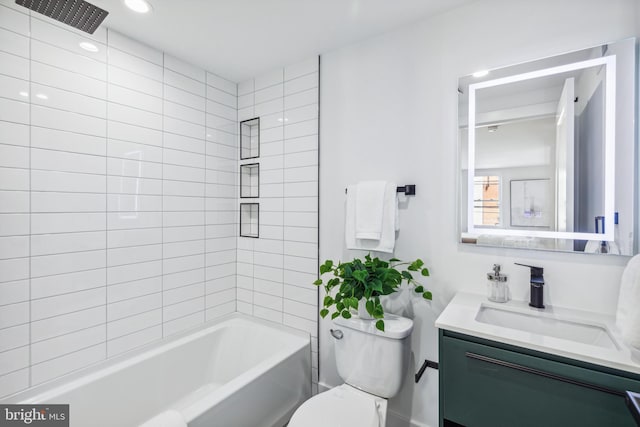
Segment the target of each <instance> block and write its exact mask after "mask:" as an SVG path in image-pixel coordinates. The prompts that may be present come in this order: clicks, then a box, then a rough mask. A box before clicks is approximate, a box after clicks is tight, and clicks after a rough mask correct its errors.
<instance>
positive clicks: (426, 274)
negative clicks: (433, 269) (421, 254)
mask: <svg viewBox="0 0 640 427" xmlns="http://www.w3.org/2000/svg"><path fill="white" fill-rule="evenodd" d="M421 273H422V275H423V276H428V275H429V269H428V268H423V269H422V272H421Z"/></svg>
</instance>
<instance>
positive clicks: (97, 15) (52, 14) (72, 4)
mask: <svg viewBox="0 0 640 427" xmlns="http://www.w3.org/2000/svg"><path fill="white" fill-rule="evenodd" d="M16 4H19V5H20V6H24V7H26V8H27V9H31V10H33V11H35V12H38V13H41V14H43V15H45V16H48V17H49V18H53V19H55V20H56V21H60V22H63V23H65V24H67V25H70V26H72V27H73V28H77V29H78V30H82V31H84V32H87V33H89V34H93V32H94V31H95V30H96V28H98V26H100V24H102V21H104V18H106V17H107V15H108V14H109V12H107V11H106V10H104V9H100V8H99V7H98V6H94V5H92V4H91V3H89V2H86V1H83V0H16Z"/></svg>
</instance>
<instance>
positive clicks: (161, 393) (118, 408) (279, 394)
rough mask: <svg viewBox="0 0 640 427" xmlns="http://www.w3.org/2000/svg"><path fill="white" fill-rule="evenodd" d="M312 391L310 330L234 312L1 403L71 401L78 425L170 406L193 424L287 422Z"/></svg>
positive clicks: (131, 419)
mask: <svg viewBox="0 0 640 427" xmlns="http://www.w3.org/2000/svg"><path fill="white" fill-rule="evenodd" d="M310 395H311V347H310V339H309V336H308V335H307V334H305V333H302V332H298V331H295V330H292V329H290V328H286V327H282V326H280V325H276V324H272V323H268V322H261V321H258V320H254V319H252V318H250V317H246V316H242V315H239V314H234V315H232V316H229V317H225V318H224V319H223V320H221V321H220V322H219V323H216V324H213V325H211V324H208V325H207V326H206V327H203V328H201V329H197V330H194V331H191V332H190V333H188V334H187V335H184V336H179V337H176V338H174V339H171V340H170V341H163V342H162V343H160V344H157V345H154V346H151V347H147V348H145V349H144V350H142V351H138V352H136V353H132V354H130V355H129V356H127V357H118V358H117V359H114V360H110V361H108V362H106V363H104V364H100V365H98V366H96V367H93V368H91V369H89V370H85V371H83V372H80V373H76V374H74V375H70V376H67V377H64V378H61V379H58V380H55V381H53V382H51V383H48V384H45V385H43V386H39V387H36V388H33V389H31V390H28V391H26V392H23V393H18V394H16V395H13V396H11V397H10V398H8V399H3V403H28V404H35V403H47V404H49V403H68V404H70V407H69V410H70V420H71V426H72V427H99V426H105V427H107V426H108V427H116V426H117V427H127V426H137V425H139V424H141V423H143V422H145V421H146V420H148V419H149V418H151V417H153V416H155V415H157V414H158V413H160V412H163V411H165V410H168V409H175V410H177V411H179V412H180V413H181V414H182V416H183V417H184V419H185V421H186V422H187V423H188V425H189V427H200V426H203V427H204V426H207V427H214V426H220V427H234V426H237V427H252V426H256V427H271V426H273V427H276V426H277V427H281V426H283V425H285V424H286V423H287V422H288V420H289V418H290V416H291V414H293V411H295V409H296V408H297V407H298V406H299V405H300V404H301V403H302V402H304V401H305V400H306V399H308V398H309V397H310Z"/></svg>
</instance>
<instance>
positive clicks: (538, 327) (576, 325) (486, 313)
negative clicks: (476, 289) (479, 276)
mask: <svg viewBox="0 0 640 427" xmlns="http://www.w3.org/2000/svg"><path fill="white" fill-rule="evenodd" d="M476 321H478V322H481V323H486V324H490V325H495V326H500V327H503V328H509V329H516V330H519V331H524V332H529V333H532V334H538V335H543V336H547V337H553V338H560V339H564V340H569V341H574V342H578V343H582V344H588V345H593V346H597V347H604V348H611V349H617V348H618V347H617V346H616V344H615V341H614V340H613V338H612V337H611V334H610V333H609V331H608V330H607V329H606V328H605V327H604V326H600V325H597V324H589V323H584V322H579V321H573V320H567V319H561V318H558V317H556V316H554V314H553V313H549V312H537V311H529V312H527V311H514V310H506V309H502V308H497V307H493V306H487V305H484V304H482V305H481V306H480V309H479V310H478V314H477V315H476Z"/></svg>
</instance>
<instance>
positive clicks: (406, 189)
mask: <svg viewBox="0 0 640 427" xmlns="http://www.w3.org/2000/svg"><path fill="white" fill-rule="evenodd" d="M344 192H345V193H346V192H347V189H346V188H345V189H344ZM396 192H398V193H404V194H405V195H406V196H415V195H416V186H415V184H408V185H403V186H402V187H397V188H396Z"/></svg>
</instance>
